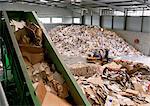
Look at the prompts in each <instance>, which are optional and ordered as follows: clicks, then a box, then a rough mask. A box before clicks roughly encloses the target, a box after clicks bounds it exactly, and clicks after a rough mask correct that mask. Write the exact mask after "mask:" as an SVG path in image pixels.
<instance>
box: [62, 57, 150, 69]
mask: <svg viewBox="0 0 150 106" xmlns="http://www.w3.org/2000/svg"><path fill="white" fill-rule="evenodd" d="M62 58H63V60H64V62H65V63H66V64H68V65H69V64H76V63H86V58H85V57H74V56H72V57H67V56H62ZM115 59H123V60H130V61H134V62H139V63H143V64H145V65H148V66H149V67H150V57H148V56H133V55H130V56H121V57H116V58H115Z"/></svg>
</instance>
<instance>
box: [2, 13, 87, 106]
mask: <svg viewBox="0 0 150 106" xmlns="http://www.w3.org/2000/svg"><path fill="white" fill-rule="evenodd" d="M0 16H1V20H0V35H1V36H2V38H3V41H4V42H3V44H2V57H3V58H2V60H3V64H4V74H3V76H2V78H1V79H2V80H3V86H4V90H5V92H6V95H8V96H10V97H12V98H11V99H8V102H11V103H13V104H12V105H16V104H17V105H23V106H33V105H34V106H40V105H41V103H40V102H39V99H38V97H37V96H36V93H35V90H34V88H33V86H32V82H31V80H30V79H29V76H28V74H27V69H26V66H25V62H24V60H23V57H22V54H21V52H20V49H19V46H18V43H17V40H16V38H15V35H14V32H13V30H12V27H11V26H10V24H9V23H10V20H11V19H14V20H18V21H20V20H25V21H30V22H34V23H36V24H37V25H39V26H40V27H41V28H42V29H43V35H44V49H45V50H46V51H47V53H48V58H49V59H51V61H52V62H53V63H54V65H55V67H56V69H57V70H58V72H59V73H61V74H62V75H63V78H64V79H65V81H66V82H67V85H68V86H69V89H70V95H71V96H70V97H69V99H70V100H72V101H74V103H75V105H82V106H90V103H89V102H88V100H87V98H86V97H85V96H84V94H83V93H82V91H81V89H80V88H79V86H78V84H77V83H76V81H75V79H74V78H73V76H72V74H71V72H70V71H69V70H68V68H67V67H66V65H65V64H64V62H63V61H62V59H61V57H60V55H59V53H58V52H57V50H56V49H55V48H54V45H53V43H52V41H51V40H50V38H49V36H48V34H47V32H46V30H45V28H44V27H43V25H42V24H41V23H40V22H39V21H38V18H37V15H36V13H35V12H24V11H3V12H1V15H0Z"/></svg>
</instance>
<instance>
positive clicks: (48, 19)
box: [39, 18, 50, 24]
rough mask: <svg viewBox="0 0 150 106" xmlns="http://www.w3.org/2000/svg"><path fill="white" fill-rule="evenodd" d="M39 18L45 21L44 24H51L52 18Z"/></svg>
mask: <svg viewBox="0 0 150 106" xmlns="http://www.w3.org/2000/svg"><path fill="white" fill-rule="evenodd" d="M39 20H40V21H41V22H42V23H44V24H49V23H50V18H39Z"/></svg>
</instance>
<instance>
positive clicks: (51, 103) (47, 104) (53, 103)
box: [42, 92, 71, 106]
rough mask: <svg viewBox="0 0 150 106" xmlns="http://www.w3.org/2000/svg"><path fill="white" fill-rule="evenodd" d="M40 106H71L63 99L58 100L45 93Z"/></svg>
mask: <svg viewBox="0 0 150 106" xmlns="http://www.w3.org/2000/svg"><path fill="white" fill-rule="evenodd" d="M42 106H71V105H70V104H69V103H68V102H67V101H65V100H64V99H61V98H59V97H58V96H56V95H54V94H52V93H50V92H47V93H46V95H45V98H44V100H43V103H42Z"/></svg>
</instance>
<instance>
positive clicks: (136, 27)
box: [127, 17, 142, 31]
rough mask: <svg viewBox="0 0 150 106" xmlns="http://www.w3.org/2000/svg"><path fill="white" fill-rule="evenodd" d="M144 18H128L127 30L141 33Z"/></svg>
mask: <svg viewBox="0 0 150 106" xmlns="http://www.w3.org/2000/svg"><path fill="white" fill-rule="evenodd" d="M141 22H142V17H127V30H131V31H141Z"/></svg>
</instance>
